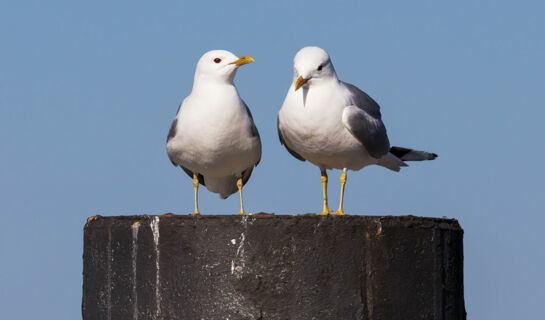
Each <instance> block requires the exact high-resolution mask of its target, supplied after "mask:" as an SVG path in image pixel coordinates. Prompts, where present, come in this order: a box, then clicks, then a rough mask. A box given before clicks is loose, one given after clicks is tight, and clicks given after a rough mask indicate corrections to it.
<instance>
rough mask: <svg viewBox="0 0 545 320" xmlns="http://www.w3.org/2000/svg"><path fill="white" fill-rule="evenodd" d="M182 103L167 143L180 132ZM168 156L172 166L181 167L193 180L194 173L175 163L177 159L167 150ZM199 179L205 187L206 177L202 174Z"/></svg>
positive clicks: (171, 126)
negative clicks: (179, 118)
mask: <svg viewBox="0 0 545 320" xmlns="http://www.w3.org/2000/svg"><path fill="white" fill-rule="evenodd" d="M182 104H183V102H182V103H180V106H179V107H178V111H176V118H174V120H173V121H172V124H171V125H170V129H169V130H168V135H167V143H168V142H169V141H170V139H172V138H174V137H175V136H176V134H177V132H178V113H180V109H181V107H182ZM167 154H168V158H169V159H170V162H172V164H173V165H174V166H175V167H178V166H179V167H180V168H182V170H184V172H185V173H186V174H187V175H188V176H189V177H190V178H191V179H193V172H192V171H191V170H189V169H187V168H185V167H184V166H182V165H181V164H178V163H176V161H175V158H174V157H173V155H172V154H171V153H170V152H168V149H167ZM197 176H198V179H199V183H200V184H202V185H203V186H204V185H205V184H204V177H203V176H202V174H200V173H199V174H198V175H197Z"/></svg>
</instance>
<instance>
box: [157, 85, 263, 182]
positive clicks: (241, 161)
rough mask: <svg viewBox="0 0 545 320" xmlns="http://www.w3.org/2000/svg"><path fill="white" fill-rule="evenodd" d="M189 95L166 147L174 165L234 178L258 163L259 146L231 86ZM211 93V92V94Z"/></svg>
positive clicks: (206, 173) (248, 119)
mask: <svg viewBox="0 0 545 320" xmlns="http://www.w3.org/2000/svg"><path fill="white" fill-rule="evenodd" d="M210 89H211V90H210V91H209V92H210V94H207V95H203V94H193V93H192V94H191V95H190V96H188V97H187V98H186V99H185V100H184V102H183V103H182V106H181V108H180V111H179V112H178V115H177V117H176V118H177V120H178V123H177V131H176V135H175V136H174V137H173V138H172V139H171V140H170V141H169V142H168V143H167V150H169V153H174V154H175V155H176V159H177V162H178V163H179V164H181V165H182V166H184V167H186V168H188V169H189V170H191V171H193V172H198V173H201V174H203V175H205V176H210V177H223V176H227V175H237V174H240V173H241V172H242V171H244V170H246V169H248V168H250V167H253V166H254V165H255V164H256V163H257V161H258V160H259V157H260V154H261V144H260V142H259V139H258V138H256V137H255V136H252V134H251V130H249V128H251V126H252V119H251V118H250V116H249V115H248V113H247V112H246V109H245V108H246V107H245V105H244V102H243V101H242V100H241V99H240V97H239V96H238V93H237V91H236V88H235V87H234V86H218V87H215V88H210ZM212 89H213V90H212Z"/></svg>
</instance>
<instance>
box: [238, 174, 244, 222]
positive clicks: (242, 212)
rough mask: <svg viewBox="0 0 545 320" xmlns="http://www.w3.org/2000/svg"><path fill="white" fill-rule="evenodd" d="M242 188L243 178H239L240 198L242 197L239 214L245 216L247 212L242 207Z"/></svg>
mask: <svg viewBox="0 0 545 320" xmlns="http://www.w3.org/2000/svg"><path fill="white" fill-rule="evenodd" d="M242 186H243V183H242V178H238V179H237V188H238V194H239V197H240V212H239V213H238V214H239V215H241V216H245V215H246V212H245V211H244V206H243V205H242Z"/></svg>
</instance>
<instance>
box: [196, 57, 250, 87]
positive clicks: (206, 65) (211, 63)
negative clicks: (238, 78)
mask: <svg viewBox="0 0 545 320" xmlns="http://www.w3.org/2000/svg"><path fill="white" fill-rule="evenodd" d="M253 61H254V58H252V57H250V56H244V57H237V56H235V55H234V54H233V53H231V52H229V51H226V50H212V51H208V52H207V53H205V54H203V56H202V57H201V58H200V59H199V62H197V68H196V70H195V82H197V81H198V80H205V81H212V82H227V83H233V79H234V78H235V74H236V72H237V69H238V67H240V66H242V65H244V64H247V63H250V62H253Z"/></svg>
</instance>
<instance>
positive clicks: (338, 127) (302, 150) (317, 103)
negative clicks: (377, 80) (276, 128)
mask: <svg viewBox="0 0 545 320" xmlns="http://www.w3.org/2000/svg"><path fill="white" fill-rule="evenodd" d="M351 104H352V102H351V101H350V96H349V95H348V92H346V90H345V89H344V88H343V87H342V86H340V85H339V83H338V81H332V82H329V83H324V84H322V85H320V86H311V87H310V88H307V87H302V88H301V89H299V90H297V91H294V90H293V86H292V87H291V88H290V90H289V92H288V95H287V97H286V100H285V101H284V104H283V105H282V108H281V109H280V112H279V114H278V117H279V125H280V127H281V130H282V134H283V136H284V138H285V142H286V144H287V145H288V147H289V148H290V149H293V150H294V151H295V152H297V153H298V154H300V155H301V156H303V157H304V158H305V159H307V160H308V161H310V162H312V163H313V164H315V165H317V166H319V167H321V168H325V169H332V168H336V169H342V168H348V169H352V170H359V169H361V168H362V167H363V166H365V165H368V164H371V163H375V162H376V160H375V159H374V158H372V157H370V156H369V154H368V153H367V151H366V150H365V148H364V146H363V145H362V144H361V143H360V142H359V141H358V140H357V139H356V138H355V137H354V136H353V135H352V134H351V133H350V132H349V131H348V130H347V129H346V128H345V127H344V125H343V124H342V114H343V110H344V108H345V107H346V106H348V105H351Z"/></svg>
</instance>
